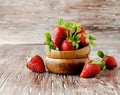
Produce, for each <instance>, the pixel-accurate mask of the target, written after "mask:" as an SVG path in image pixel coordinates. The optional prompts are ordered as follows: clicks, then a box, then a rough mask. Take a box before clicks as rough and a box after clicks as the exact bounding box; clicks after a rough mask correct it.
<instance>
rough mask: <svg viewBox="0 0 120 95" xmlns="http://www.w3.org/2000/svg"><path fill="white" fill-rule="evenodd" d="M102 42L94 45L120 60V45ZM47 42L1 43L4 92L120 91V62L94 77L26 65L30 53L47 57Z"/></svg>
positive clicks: (66, 94)
mask: <svg viewBox="0 0 120 95" xmlns="http://www.w3.org/2000/svg"><path fill="white" fill-rule="evenodd" d="M109 45H111V44H106V43H105V44H104V43H103V44H102V45H99V46H98V47H97V48H94V49H93V48H92V52H91V54H90V58H97V56H96V51H97V50H98V49H102V50H104V51H105V52H106V53H108V54H112V55H114V56H115V57H116V59H117V61H118V63H120V61H119V58H120V55H119V54H120V45H118V47H116V44H113V45H112V47H109V48H108V46H109ZM44 47H45V46H44V45H39V44H38V45H37V44H36V45H35V44H34V45H0V59H1V61H0V95H96V94H97V95H102V94H103V95H104V94H105V95H119V93H120V80H119V79H120V64H118V67H117V68H115V69H114V70H105V71H102V72H101V73H100V74H99V75H98V76H96V77H94V78H90V79H84V78H80V77H79V75H59V74H52V73H49V72H45V73H34V72H32V71H30V70H28V69H27V67H26V65H25V64H26V60H27V59H26V57H30V56H33V55H35V54H39V55H41V56H42V57H43V58H44V59H45V52H44Z"/></svg>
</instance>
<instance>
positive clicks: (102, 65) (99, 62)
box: [92, 60, 106, 70]
mask: <svg viewBox="0 0 120 95" xmlns="http://www.w3.org/2000/svg"><path fill="white" fill-rule="evenodd" d="M92 64H99V65H100V67H101V70H104V69H105V68H106V65H105V62H104V61H102V60H93V61H92Z"/></svg>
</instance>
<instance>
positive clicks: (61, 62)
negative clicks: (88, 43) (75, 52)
mask: <svg viewBox="0 0 120 95" xmlns="http://www.w3.org/2000/svg"><path fill="white" fill-rule="evenodd" d="M87 60H88V58H81V59H53V58H49V57H46V62H45V63H46V67H47V69H48V71H50V72H52V73H57V74H78V73H80V71H81V69H82V68H83V65H84V63H85V61H87Z"/></svg>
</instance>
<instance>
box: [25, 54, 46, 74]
mask: <svg viewBox="0 0 120 95" xmlns="http://www.w3.org/2000/svg"><path fill="white" fill-rule="evenodd" d="M27 67H28V68H29V69H30V70H32V71H33V72H38V73H39V72H45V66H44V62H43V59H42V58H41V57H40V56H39V55H35V56H33V57H32V58H31V60H30V61H29V62H27Z"/></svg>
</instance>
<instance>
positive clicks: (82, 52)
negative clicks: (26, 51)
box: [46, 45, 90, 59]
mask: <svg viewBox="0 0 120 95" xmlns="http://www.w3.org/2000/svg"><path fill="white" fill-rule="evenodd" d="M89 53H90V46H89V45H88V46H86V47H83V48H81V49H78V50H73V51H57V50H51V51H50V52H48V53H47V54H46V55H47V57H49V58H54V59H69V58H70V59H74V58H75V59H79V58H88V55H89Z"/></svg>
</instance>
